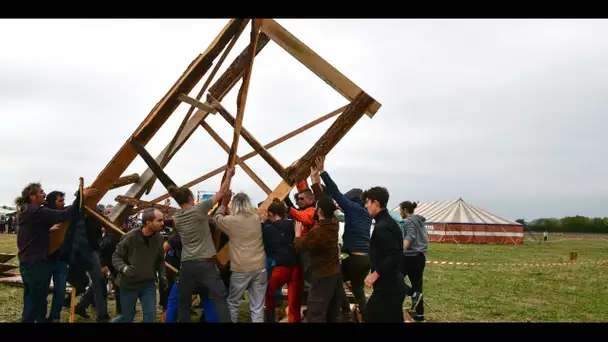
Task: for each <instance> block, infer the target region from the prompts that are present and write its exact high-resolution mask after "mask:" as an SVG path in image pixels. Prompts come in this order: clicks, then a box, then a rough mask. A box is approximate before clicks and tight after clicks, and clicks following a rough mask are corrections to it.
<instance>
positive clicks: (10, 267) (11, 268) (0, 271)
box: [0, 264, 19, 273]
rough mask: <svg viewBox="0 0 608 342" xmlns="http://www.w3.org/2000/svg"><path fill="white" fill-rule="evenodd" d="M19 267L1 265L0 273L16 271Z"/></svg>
mask: <svg viewBox="0 0 608 342" xmlns="http://www.w3.org/2000/svg"><path fill="white" fill-rule="evenodd" d="M17 267H19V266H15V265H9V264H0V273H4V272H8V271H10V270H14V269H15V268H17Z"/></svg>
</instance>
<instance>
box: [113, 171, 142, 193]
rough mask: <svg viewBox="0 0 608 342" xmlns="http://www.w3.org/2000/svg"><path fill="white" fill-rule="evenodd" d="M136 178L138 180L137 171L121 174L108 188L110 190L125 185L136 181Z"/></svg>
mask: <svg viewBox="0 0 608 342" xmlns="http://www.w3.org/2000/svg"><path fill="white" fill-rule="evenodd" d="M138 180H139V175H138V174H137V173H132V174H130V175H128V176H122V177H120V178H118V180H117V181H116V182H114V184H112V187H111V188H110V190H112V189H116V188H120V187H123V186H125V185H129V184H133V183H137V181H138Z"/></svg>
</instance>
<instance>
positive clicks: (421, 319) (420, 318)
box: [412, 315, 425, 323]
mask: <svg viewBox="0 0 608 342" xmlns="http://www.w3.org/2000/svg"><path fill="white" fill-rule="evenodd" d="M412 319H413V320H414V322H419V323H420V322H424V321H425V319H424V315H414V316H412Z"/></svg>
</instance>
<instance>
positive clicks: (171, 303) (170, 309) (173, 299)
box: [165, 281, 219, 323]
mask: <svg viewBox="0 0 608 342" xmlns="http://www.w3.org/2000/svg"><path fill="white" fill-rule="evenodd" d="M178 284H179V281H176V282H174V283H173V287H172V288H171V293H170V294H169V299H167V315H166V316H165V323H176V322H177V316H178V314H177V312H178V305H179V287H178ZM198 292H199V296H200V297H201V308H203V310H205V321H206V322H207V323H217V322H219V319H218V318H217V314H216V313H215V309H214V306H213V301H212V300H211V299H210V298H209V296H207V294H205V293H200V292H204V291H198Z"/></svg>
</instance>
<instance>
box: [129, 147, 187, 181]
mask: <svg viewBox="0 0 608 342" xmlns="http://www.w3.org/2000/svg"><path fill="white" fill-rule="evenodd" d="M130 143H131V146H133V148H134V149H135V151H137V153H138V154H139V155H140V156H141V158H142V159H143V160H144V161H145V162H146V164H148V167H149V168H150V169H152V172H154V174H155V175H156V177H157V178H158V180H159V181H160V182H161V183H162V184H163V185H164V186H165V188H166V189H168V188H169V187H170V186H174V187H177V185H176V184H175V182H173V181H172V180H171V178H169V175H167V174H166V173H165V171H164V170H163V168H162V167H160V165H158V164H157V163H156V161H155V160H154V158H152V156H151V155H150V153H148V151H147V150H146V148H145V147H144V145H143V144H142V143H141V142H139V141H138V140H137V139H136V138H131V140H130Z"/></svg>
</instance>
